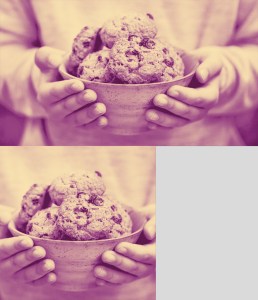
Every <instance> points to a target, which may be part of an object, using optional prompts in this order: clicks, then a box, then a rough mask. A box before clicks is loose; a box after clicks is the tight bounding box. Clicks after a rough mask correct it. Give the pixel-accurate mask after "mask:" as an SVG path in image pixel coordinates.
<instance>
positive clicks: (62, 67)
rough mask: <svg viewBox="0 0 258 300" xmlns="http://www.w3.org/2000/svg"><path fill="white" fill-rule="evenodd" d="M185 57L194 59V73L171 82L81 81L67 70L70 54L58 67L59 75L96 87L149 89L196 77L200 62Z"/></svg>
mask: <svg viewBox="0 0 258 300" xmlns="http://www.w3.org/2000/svg"><path fill="white" fill-rule="evenodd" d="M184 56H187V57H190V58H192V59H193V61H194V66H193V70H192V72H190V73H188V74H186V75H184V76H182V77H179V78H176V79H172V80H169V81H161V82H153V83H132V84H130V83H110V82H96V81H90V80H86V79H81V78H79V77H76V76H74V75H72V74H70V73H68V72H67V70H66V63H67V60H68V57H69V54H66V55H65V57H64V61H63V63H62V64H61V65H60V66H59V67H58V71H59V73H60V74H61V75H62V76H63V75H65V76H68V77H70V79H78V80H80V81H82V82H83V83H85V84H92V85H96V86H98V85H99V86H109V87H121V86H124V87H149V86H159V85H164V84H171V83H176V82H179V81H181V80H183V79H188V78H191V77H193V76H194V74H195V72H196V69H197V67H198V66H199V64H200V62H199V61H198V59H197V57H195V56H193V55H192V54H190V53H187V52H184V53H183V54H182V56H181V57H182V58H183V57H184Z"/></svg>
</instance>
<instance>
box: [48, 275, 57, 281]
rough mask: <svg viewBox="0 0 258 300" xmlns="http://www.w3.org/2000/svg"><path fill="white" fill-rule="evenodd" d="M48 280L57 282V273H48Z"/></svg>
mask: <svg viewBox="0 0 258 300" xmlns="http://www.w3.org/2000/svg"><path fill="white" fill-rule="evenodd" d="M47 281H48V282H49V283H55V282H56V274H54V273H50V274H48V278H47Z"/></svg>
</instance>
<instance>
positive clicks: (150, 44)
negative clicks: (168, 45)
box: [139, 38, 156, 49]
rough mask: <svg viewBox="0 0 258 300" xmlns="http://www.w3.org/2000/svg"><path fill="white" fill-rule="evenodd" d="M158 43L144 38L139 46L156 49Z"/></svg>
mask: <svg viewBox="0 0 258 300" xmlns="http://www.w3.org/2000/svg"><path fill="white" fill-rule="evenodd" d="M155 45H156V43H155V42H154V41H153V40H150V39H149V38H143V39H142V40H141V42H140V44H139V46H143V47H145V48H148V49H154V48H155Z"/></svg>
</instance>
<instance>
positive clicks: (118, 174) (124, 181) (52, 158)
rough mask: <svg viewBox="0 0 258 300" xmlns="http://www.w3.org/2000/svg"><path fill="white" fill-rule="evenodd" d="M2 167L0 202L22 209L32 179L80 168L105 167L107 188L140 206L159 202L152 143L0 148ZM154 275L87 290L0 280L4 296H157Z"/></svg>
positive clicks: (96, 299) (45, 299)
mask: <svg viewBox="0 0 258 300" xmlns="http://www.w3.org/2000/svg"><path fill="white" fill-rule="evenodd" d="M0 166H1V167H0V189H1V193H0V205H8V206H11V207H13V208H15V210H18V209H19V208H20V205H21V200H22V195H23V194H24V193H25V192H26V191H27V190H28V189H29V187H30V186H31V185H32V184H33V183H45V184H50V183H51V181H52V180H53V179H54V178H55V177H56V176H59V175H61V174H63V173H69V172H76V171H79V170H97V171H99V172H101V174H102V176H103V180H104V182H105V185H106V187H107V189H106V191H107V192H108V193H109V194H110V195H112V196H113V197H114V199H117V200H119V201H121V202H123V203H126V204H128V205H129V206H132V207H135V208H137V207H138V208H140V207H143V206H146V205H148V204H152V203H154V202H155V149H154V148H152V147H141V148H140V147H1V149H0ZM0 209H3V208H1V207H0ZM154 276H155V274H151V275H150V276H148V277H146V278H143V279H139V280H136V281H135V282H133V283H130V284H126V285H121V286H118V287H113V288H111V287H105V288H102V287H101V288H97V289H93V290H89V291H87V292H85V293H84V292H81V293H74V292H73V293H69V292H62V291H58V290H56V289H54V288H53V287H47V288H46V287H44V288H41V287H38V288H36V287H30V286H28V285H21V284H15V285H14V284H12V283H10V282H6V281H2V282H1V281H0V295H1V296H0V299H3V300H17V299H27V300H31V299H38V300H50V299H56V300H59V299H62V300H70V299H75V298H77V299H85V300H88V299H90V300H111V299H112V300H120V299H123V300H129V299H130V300H145V299H146V300H152V299H155V278H154ZM1 297H2V298H1Z"/></svg>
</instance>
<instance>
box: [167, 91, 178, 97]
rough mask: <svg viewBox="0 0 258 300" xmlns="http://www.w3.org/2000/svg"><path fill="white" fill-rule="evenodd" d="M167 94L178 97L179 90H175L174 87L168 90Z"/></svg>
mask: <svg viewBox="0 0 258 300" xmlns="http://www.w3.org/2000/svg"><path fill="white" fill-rule="evenodd" d="M169 95H170V96H171V97H175V98H176V97H178V96H179V92H178V91H177V90H175V89H171V90H170V91H169Z"/></svg>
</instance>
